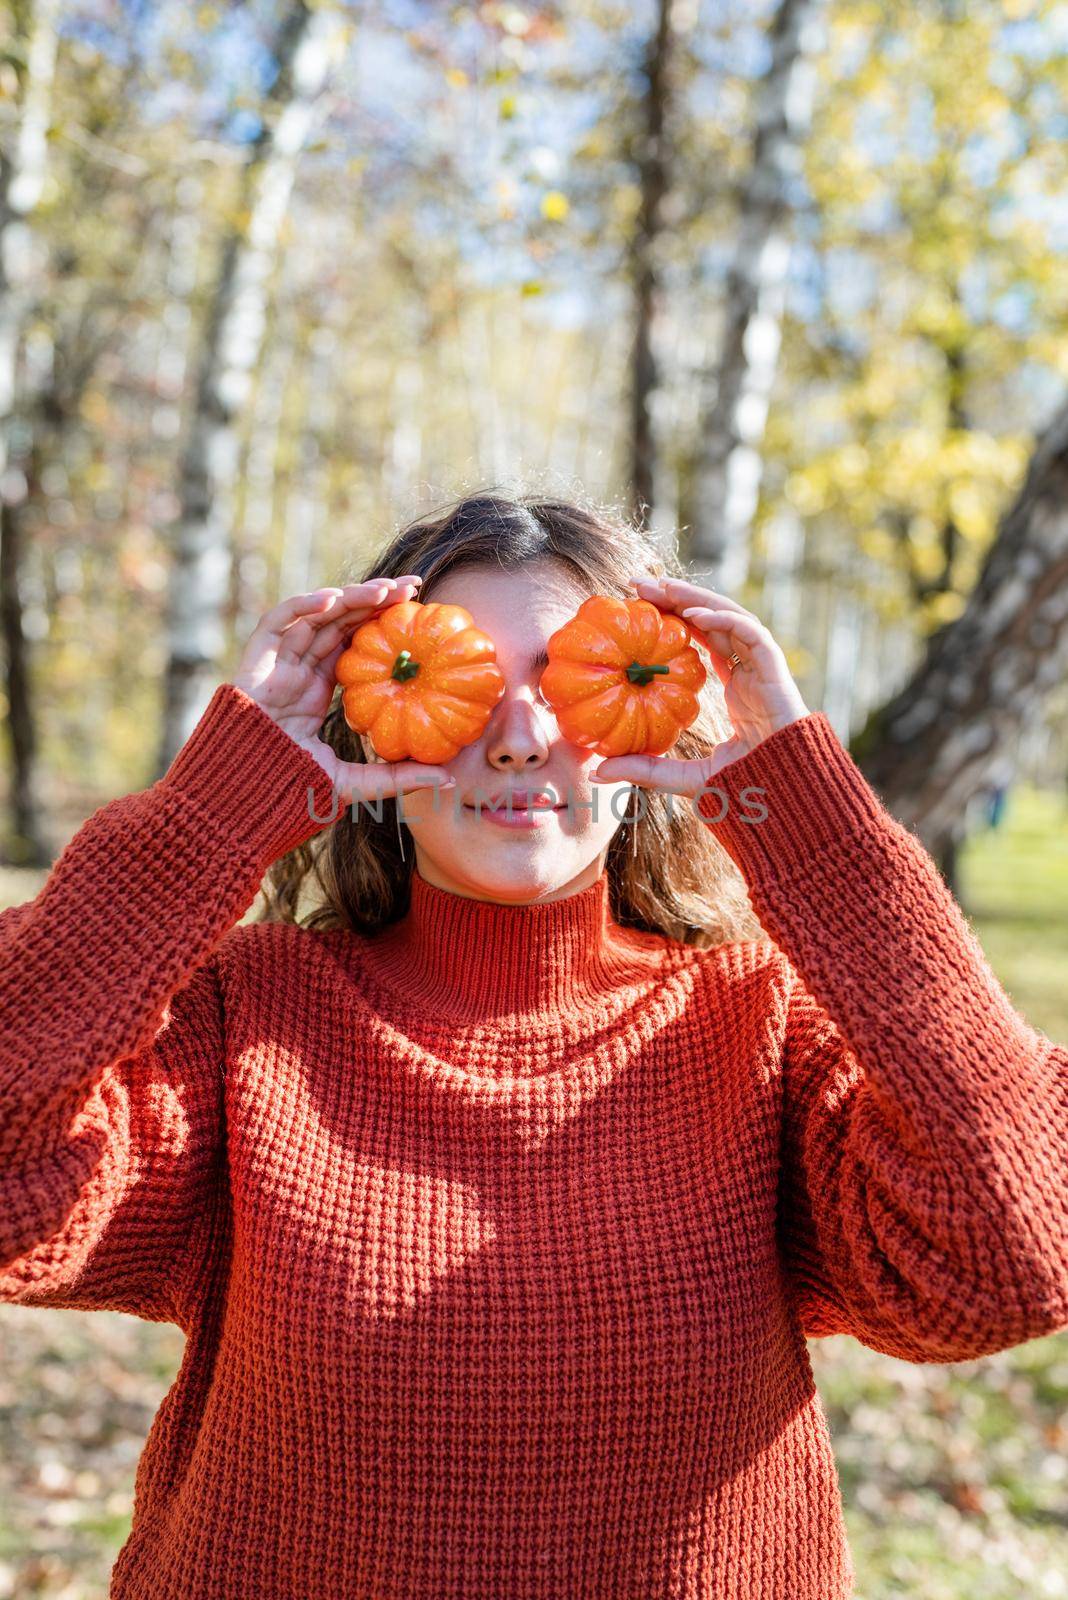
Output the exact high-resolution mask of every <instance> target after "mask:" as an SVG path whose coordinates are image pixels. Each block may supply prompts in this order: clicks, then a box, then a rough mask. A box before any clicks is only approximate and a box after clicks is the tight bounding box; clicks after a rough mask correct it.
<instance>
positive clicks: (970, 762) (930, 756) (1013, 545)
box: [850, 402, 1068, 861]
mask: <svg viewBox="0 0 1068 1600" xmlns="http://www.w3.org/2000/svg"><path fill="white" fill-rule="evenodd" d="M1066 672H1068V402H1066V403H1065V404H1064V405H1063V406H1062V407H1061V409H1060V410H1059V412H1058V413H1057V414H1056V415H1055V416H1054V418H1053V420H1052V421H1051V422H1050V424H1049V426H1048V427H1047V428H1046V430H1045V431H1044V433H1043V434H1042V436H1041V438H1040V439H1039V441H1038V443H1037V445H1036V447H1035V451H1034V455H1033V456H1032V459H1031V464H1030V467H1029V469H1028V472H1027V476H1026V479H1025V481H1024V484H1023V486H1022V488H1021V490H1020V492H1019V494H1018V496H1017V498H1016V500H1015V502H1014V503H1013V505H1012V506H1011V507H1010V508H1009V510H1008V511H1007V513H1006V514H1005V516H1004V517H1003V518H1002V520H1001V523H1000V525H999V528H998V533H997V536H996V538H995V540H994V543H993V544H992V545H991V547H990V550H989V551H988V553H987V557H986V560H985V562H984V564H983V570H982V572H981V574H980V577H979V580H978V582H977V584H976V586H975V589H974V591H973V593H972V595H971V596H970V598H969V600H968V604H967V606H966V607H965V609H964V611H963V612H962V613H961V615H960V616H959V617H957V618H956V619H955V620H954V621H953V622H951V623H948V624H946V625H945V626H944V627H942V628H940V629H939V630H938V632H936V633H935V634H933V635H932V636H931V638H930V640H929V641H928V645H927V650H926V653H925V656H924V658H923V660H922V661H921V662H920V663H919V665H918V666H917V668H916V669H915V671H914V672H913V673H912V675H911V676H910V678H909V680H908V681H907V682H906V683H905V684H904V685H903V686H902V688H901V689H900V690H899V692H898V693H897V694H895V695H894V696H893V697H892V698H891V699H890V700H889V701H887V702H886V703H885V704H884V705H883V706H881V707H879V708H878V709H877V710H876V711H874V712H873V713H872V714H871V715H870V716H869V718H868V720H867V722H866V723H865V725H864V727H863V728H862V729H861V730H860V732H859V733H858V734H857V736H856V737H855V739H853V741H852V742H851V745H850V753H851V754H852V755H853V758H854V760H856V762H857V764H858V766H860V768H861V770H862V771H863V772H864V774H865V776H866V777H867V779H868V781H869V782H870V783H871V784H872V785H873V786H874V787H875V788H876V789H877V791H878V792H879V794H880V796H881V797H882V799H883V800H884V802H885V804H886V805H887V806H888V808H889V809H890V810H892V811H893V812H894V813H895V815H896V816H897V817H899V818H900V819H901V821H902V822H904V823H905V825H906V826H907V827H909V828H911V829H913V831H914V832H916V833H917V834H918V835H919V837H920V838H921V839H922V840H923V842H924V844H925V845H926V846H927V848H928V849H929V850H930V851H931V852H932V854H934V855H935V856H936V857H937V856H939V855H943V854H944V855H945V858H946V860H947V861H951V860H952V858H953V856H954V854H955V846H956V845H957V844H959V843H960V840H961V838H962V837H963V831H964V820H965V814H966V810H967V807H968V805H969V802H970V801H971V799H972V797H973V796H974V795H975V793H976V792H977V791H978V790H979V789H981V788H982V787H984V785H986V784H987V783H988V782H989V781H990V779H991V774H992V773H993V772H994V771H995V770H996V769H997V767H998V765H999V764H1000V763H1001V762H1002V761H1004V760H1005V759H1006V758H1007V757H1008V758H1011V757H1012V753H1013V752H1014V750H1015V749H1016V746H1017V742H1018V740H1019V737H1020V736H1021V734H1022V733H1023V732H1024V731H1025V729H1026V726H1027V725H1028V723H1029V722H1033V721H1034V720H1035V719H1037V717H1038V716H1039V715H1040V713H1041V711H1042V708H1043V703H1044V701H1045V699H1046V697H1047V696H1048V695H1049V693H1050V692H1051V691H1052V690H1054V689H1055V688H1056V687H1058V686H1059V685H1061V684H1063V682H1064V680H1065V675H1066Z"/></svg>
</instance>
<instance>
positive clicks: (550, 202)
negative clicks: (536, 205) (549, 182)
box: [541, 189, 571, 222]
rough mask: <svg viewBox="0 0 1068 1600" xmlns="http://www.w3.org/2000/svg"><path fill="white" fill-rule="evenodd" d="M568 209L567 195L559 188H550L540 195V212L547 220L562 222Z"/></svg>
mask: <svg viewBox="0 0 1068 1600" xmlns="http://www.w3.org/2000/svg"><path fill="white" fill-rule="evenodd" d="M570 210H571V203H570V201H569V200H568V198H567V195H566V194H562V193H561V191H560V190H559V189H550V190H549V192H548V194H544V195H542V197H541V214H542V216H543V217H544V218H545V219H546V221H548V222H562V221H563V220H564V218H565V217H566V216H567V214H568V212H569V211H570Z"/></svg>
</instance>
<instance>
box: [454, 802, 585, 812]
mask: <svg viewBox="0 0 1068 1600" xmlns="http://www.w3.org/2000/svg"><path fill="white" fill-rule="evenodd" d="M464 809H465V810H466V811H490V812H493V813H497V812H501V813H507V812H508V811H512V812H513V813H515V812H522V811H565V810H566V809H567V805H566V802H565V801H559V802H553V801H549V800H534V801H528V800H513V801H512V803H511V805H509V804H508V802H507V801H506V800H502V801H500V802H499V803H498V804H497V805H490V803H489V802H488V801H486V800H483V801H479V802H477V803H476V802H475V801H472V800H465V801H464Z"/></svg>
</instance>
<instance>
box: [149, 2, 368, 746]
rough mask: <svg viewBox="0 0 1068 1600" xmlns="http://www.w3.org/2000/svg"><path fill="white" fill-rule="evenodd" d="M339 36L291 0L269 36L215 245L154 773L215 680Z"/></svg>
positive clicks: (324, 11)
mask: <svg viewBox="0 0 1068 1600" xmlns="http://www.w3.org/2000/svg"><path fill="white" fill-rule="evenodd" d="M340 37H341V24H340V21H339V18H338V16H337V15H336V14H335V13H334V12H333V11H331V10H330V9H329V8H323V7H318V8H314V9H313V8H310V7H308V6H307V5H305V4H304V3H303V0H297V3H296V4H293V5H291V6H290V8H289V10H288V12H287V14H286V17H285V20H284V22H283V24H282V28H281V31H280V34H279V39H278V44H277V47H276V51H275V57H276V61H277V64H278V71H277V74H276V77H275V80H274V84H273V86H272V89H271V90H270V92H269V94H268V97H267V103H266V105H265V107H264V111H263V118H264V122H263V130H262V133H261V134H260V136H259V137H258V138H257V139H256V140H255V141H254V142H253V143H252V144H251V145H250V147H249V152H248V159H247V161H246V163H245V167H244V170H243V173H242V204H241V206H240V212H241V214H242V215H243V216H244V217H245V218H247V221H246V222H245V223H244V225H243V226H241V225H235V226H234V227H232V228H231V230H230V231H229V233H228V234H227V235H226V236H225V238H224V240H223V244H222V248H221V251H220V257H219V265H218V269H217V273H216V277H215V284H214V288H213V290H212V297H211V305H210V309H209V313H208V316H207V319H206V323H205V327H204V332H203V339H202V345H201V350H200V355H199V360H198V362H197V364H196V370H197V377H196V392H195V399H194V404H193V413H192V418H191V421H190V426H189V429H188V434H187V438H186V442H185V445H184V448H183V450H182V454H181V460H180V465H179V472H178V496H179V502H180V507H181V509H180V512H179V515H178V519H177V526H176V529H175V532H174V536H173V545H172V549H173V566H172V571H171V576H170V583H169V589H168V608H167V646H168V659H167V666H166V671H165V685H164V691H165V693H164V714H163V728H162V736H161V741H160V751H159V757H158V772H159V774H160V775H162V773H163V772H165V771H166V769H167V767H168V766H169V765H170V763H171V761H172V760H173V759H174V756H175V755H176V753H177V751H178V750H179V749H180V748H181V746H182V745H183V744H184V743H185V741H186V739H187V738H188V737H189V735H190V733H191V732H192V730H193V728H194V727H195V726H196V723H197V721H198V720H199V718H200V716H201V714H202V712H203V710H204V708H205V706H206V705H207V703H208V701H209V700H210V699H211V696H212V693H213V692H214V689H215V687H216V685H217V683H218V679H219V667H220V661H221V658H222V656H223V652H224V649H225V642H226V641H225V623H226V611H227V603H228V599H229V595H230V579H231V567H232V561H233V549H232V520H233V499H234V490H235V486H236V479H237V471H238V465H239V461H240V457H241V439H240V424H241V419H242V415H243V412H244V409H245V406H246V404H247V401H248V399H249V396H250V394H251V391H252V387H253V381H254V375H255V370H256V367H257V364H258V362H259V359H260V355H261V352H262V347H263V340H264V330H265V328H266V323H267V310H268V296H269V284H270V277H271V272H272V269H273V267H274V264H275V260H276V257H277V249H278V242H279V235H280V232H281V228H282V223H283V220H284V218H285V215H286V212H287V209H288V206H289V200H290V195H291V193H292V189H293V183H294V179H295V176H296V169H297V163H298V161H299V158H300V154H301V152H302V150H303V149H304V147H305V145H306V144H307V142H308V138H309V135H310V134H311V131H312V129H313V127H314V126H315V125H316V123H317V121H318V119H319V118H320V116H321V115H322V113H323V111H324V109H325V96H324V90H325V87H326V83H327V79H328V76H329V72H330V68H331V64H332V61H333V59H334V56H335V51H336V48H337V45H338V43H339V40H340Z"/></svg>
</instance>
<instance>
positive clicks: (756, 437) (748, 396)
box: [687, 0, 823, 594]
mask: <svg viewBox="0 0 1068 1600" xmlns="http://www.w3.org/2000/svg"><path fill="white" fill-rule="evenodd" d="M822 38H823V19H822V15H821V7H820V0H781V3H780V5H779V8H778V10H777V12H776V14H775V17H774V19H773V21H772V24H771V30H770V35H769V43H770V46H771V52H772V58H771V65H770V68H769V70H768V72H767V74H766V76H765V77H764V78H763V79H762V80H761V82H760V84H759V86H758V88H757V91H756V128H755V134H754V141H753V156H752V161H751V163H750V167H749V172H748V176H747V177H746V179H745V180H744V182H743V184H742V189H741V194H740V196H739V203H738V239H737V245H736V248H735V252H734V258H733V260H732V262H731V266H730V268H729V271H728V273H727V281H726V287H725V293H724V313H723V317H724V320H723V328H722V333H721V336H720V339H719V343H718V352H717V356H716V359H715V362H714V364H713V365H712V366H710V367H709V368H708V369H706V371H705V373H704V374H703V375H702V382H701V389H702V400H701V422H700V425H699V431H698V444H697V457H696V461H695V465H694V488H693V511H692V516H693V523H692V534H691V537H690V540H689V548H688V551H687V554H688V557H689V560H690V562H691V563H692V565H693V567H694V569H695V572H696V574H697V579H696V581H697V582H698V583H703V584H707V585H708V586H709V587H712V588H718V589H722V590H723V591H724V592H725V593H727V594H737V593H738V591H739V590H740V588H741V586H742V584H743V583H744V582H745V579H746V577H747V576H748V573H749V564H750V546H751V530H752V522H753V514H754V512H755V510H756V506H757V498H758V495H759V492H760V480H761V469H762V454H761V452H762V446H763V440H764V429H765V425H766V422H767V415H768V407H769V404H770V401H771V392H772V386H773V384H774V381H775V372H776V367H777V365H778V359H779V347H780V343H781V338H782V316H783V310H784V307H785V303H786V282H787V269H788V267H789V262H790V244H789V238H788V233H787V219H788V212H789V193H788V190H789V184H790V181H791V179H792V178H793V177H794V175H795V174H796V173H797V171H798V169H799V167H800V163H801V155H802V146H803V142H804V138H805V135H806V133H807V131H808V127H809V122H810V118H811V109H812V93H813V86H814V80H815V70H814V64H813V59H812V57H813V54H814V52H815V51H816V49H817V48H818V47H819V45H820V44H821V43H822Z"/></svg>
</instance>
